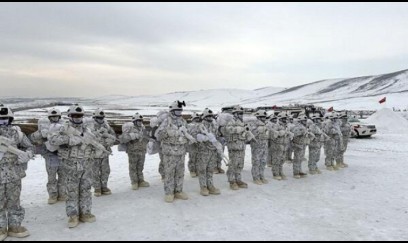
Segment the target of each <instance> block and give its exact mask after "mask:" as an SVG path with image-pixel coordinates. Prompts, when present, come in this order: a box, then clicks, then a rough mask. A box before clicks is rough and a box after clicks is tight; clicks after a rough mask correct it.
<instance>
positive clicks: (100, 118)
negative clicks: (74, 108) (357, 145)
mask: <svg viewBox="0 0 408 243" xmlns="http://www.w3.org/2000/svg"><path fill="white" fill-rule="evenodd" d="M103 119H104V117H103V116H102V117H95V121H96V122H97V123H99V124H102V123H103Z"/></svg>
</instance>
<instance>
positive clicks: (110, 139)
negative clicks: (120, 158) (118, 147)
mask: <svg viewBox="0 0 408 243" xmlns="http://www.w3.org/2000/svg"><path fill="white" fill-rule="evenodd" d="M105 143H106V144H107V145H108V146H112V145H113V144H115V140H113V139H112V138H106V139H105Z"/></svg>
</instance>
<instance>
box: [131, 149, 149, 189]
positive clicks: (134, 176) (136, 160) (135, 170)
mask: <svg viewBox="0 0 408 243" xmlns="http://www.w3.org/2000/svg"><path fill="white" fill-rule="evenodd" d="M128 156H129V177H130V182H131V183H132V185H138V184H139V182H142V181H144V177H143V169H144V163H145V158H146V153H145V152H137V153H136V152H132V153H129V154H128Z"/></svg>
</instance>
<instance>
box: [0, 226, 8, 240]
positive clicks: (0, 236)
mask: <svg viewBox="0 0 408 243" xmlns="http://www.w3.org/2000/svg"><path fill="white" fill-rule="evenodd" d="M6 238H7V229H6V228H0V241H3V240H5V239H6Z"/></svg>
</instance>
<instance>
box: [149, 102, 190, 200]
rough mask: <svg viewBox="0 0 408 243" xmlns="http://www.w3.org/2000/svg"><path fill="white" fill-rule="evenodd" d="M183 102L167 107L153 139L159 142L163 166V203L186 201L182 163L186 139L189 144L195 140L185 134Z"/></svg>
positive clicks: (185, 123)
mask: <svg viewBox="0 0 408 243" xmlns="http://www.w3.org/2000/svg"><path fill="white" fill-rule="evenodd" d="M185 105H186V104H185V102H184V101H183V102H180V101H175V102H173V103H172V104H171V105H170V106H169V114H168V116H167V118H166V119H165V120H164V121H163V122H162V123H161V124H160V127H159V128H158V129H157V131H156V134H155V137H156V138H157V140H158V141H160V142H161V149H162V153H163V165H164V174H165V176H164V192H165V201H166V202H169V203H170V202H173V201H174V198H178V199H183V200H187V199H188V196H187V194H186V193H185V192H183V182H184V161H185V155H186V144H187V139H188V140H189V141H190V142H191V143H195V142H196V140H195V139H194V138H193V137H192V136H191V135H190V134H189V133H188V132H187V128H186V125H187V122H186V121H185V120H184V119H183V117H182V116H181V115H182V112H183V106H185Z"/></svg>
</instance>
